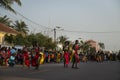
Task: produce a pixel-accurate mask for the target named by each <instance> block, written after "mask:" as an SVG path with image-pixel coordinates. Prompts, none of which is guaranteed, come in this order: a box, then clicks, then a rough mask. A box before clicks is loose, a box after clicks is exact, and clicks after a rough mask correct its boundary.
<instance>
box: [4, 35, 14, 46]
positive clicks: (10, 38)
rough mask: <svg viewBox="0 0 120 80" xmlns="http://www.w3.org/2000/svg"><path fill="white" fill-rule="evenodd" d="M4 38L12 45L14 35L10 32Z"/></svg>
mask: <svg viewBox="0 0 120 80" xmlns="http://www.w3.org/2000/svg"><path fill="white" fill-rule="evenodd" d="M4 40H5V41H6V42H7V43H8V44H10V45H12V46H13V45H14V36H13V35H12V34H10V35H8V34H6V35H5V37H4Z"/></svg>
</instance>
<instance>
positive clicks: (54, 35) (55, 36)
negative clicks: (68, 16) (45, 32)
mask: <svg viewBox="0 0 120 80" xmlns="http://www.w3.org/2000/svg"><path fill="white" fill-rule="evenodd" d="M54 41H55V42H56V28H54Z"/></svg>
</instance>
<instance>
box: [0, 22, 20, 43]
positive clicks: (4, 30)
mask: <svg viewBox="0 0 120 80" xmlns="http://www.w3.org/2000/svg"><path fill="white" fill-rule="evenodd" d="M5 34H8V35H10V34H12V35H17V34H18V32H17V31H16V30H14V29H12V28H10V27H9V26H7V25H5V24H3V23H0V45H5V42H4V36H5Z"/></svg>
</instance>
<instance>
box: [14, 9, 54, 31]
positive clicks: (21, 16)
mask: <svg viewBox="0 0 120 80" xmlns="http://www.w3.org/2000/svg"><path fill="white" fill-rule="evenodd" d="M16 13H17V14H18V15H20V16H21V17H23V18H24V19H26V20H28V21H30V22H32V23H34V24H36V25H39V26H41V27H44V28H48V29H52V28H49V27H46V26H43V25H40V24H38V23H37V22H35V21H33V20H31V19H29V18H27V17H25V16H23V15H22V14H21V13H19V12H18V11H16Z"/></svg>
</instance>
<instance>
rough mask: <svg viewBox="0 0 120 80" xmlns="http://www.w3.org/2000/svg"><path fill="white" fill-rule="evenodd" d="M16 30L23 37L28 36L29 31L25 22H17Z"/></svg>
mask: <svg viewBox="0 0 120 80" xmlns="http://www.w3.org/2000/svg"><path fill="white" fill-rule="evenodd" d="M14 29H15V30H16V31H18V32H19V33H20V34H22V35H23V36H26V35H27V33H28V31H29V30H28V27H27V25H26V23H25V22H24V21H20V22H19V21H18V20H17V21H15V24H14Z"/></svg>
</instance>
